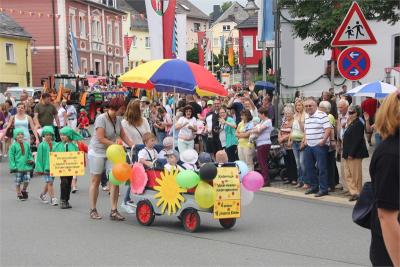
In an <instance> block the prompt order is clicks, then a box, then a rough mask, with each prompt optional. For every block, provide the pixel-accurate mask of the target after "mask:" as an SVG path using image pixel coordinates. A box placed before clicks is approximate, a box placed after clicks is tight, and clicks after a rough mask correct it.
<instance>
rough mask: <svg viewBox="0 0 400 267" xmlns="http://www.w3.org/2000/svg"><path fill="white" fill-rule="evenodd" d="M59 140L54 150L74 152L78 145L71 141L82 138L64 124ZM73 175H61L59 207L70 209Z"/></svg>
mask: <svg viewBox="0 0 400 267" xmlns="http://www.w3.org/2000/svg"><path fill="white" fill-rule="evenodd" d="M60 138H61V142H60V143H58V144H56V145H55V147H54V148H53V151H54V152H75V151H78V150H79V149H78V146H77V145H76V144H74V143H73V142H72V141H78V140H81V139H82V136H81V135H80V134H78V133H77V132H75V131H74V130H72V128H71V127H69V126H65V127H64V128H62V129H61V130H60ZM72 178H73V176H61V177H60V179H61V184H60V188H61V195H60V208H61V209H70V208H72V206H71V205H70V204H69V197H70V194H71V185H72Z"/></svg>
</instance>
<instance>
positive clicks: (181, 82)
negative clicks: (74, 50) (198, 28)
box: [119, 59, 228, 96]
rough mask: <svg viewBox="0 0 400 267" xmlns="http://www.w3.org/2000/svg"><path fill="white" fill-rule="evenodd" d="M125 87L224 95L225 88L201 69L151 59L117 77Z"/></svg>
mask: <svg viewBox="0 0 400 267" xmlns="http://www.w3.org/2000/svg"><path fill="white" fill-rule="evenodd" d="M119 80H120V81H121V82H122V84H123V85H124V86H134V87H140V88H145V89H152V88H155V89H156V91H158V92H176V93H183V94H194V93H195V92H196V93H197V94H198V95H201V96H204V95H220V96H227V95H228V93H227V91H226V90H225V88H224V87H223V86H222V85H221V84H220V83H219V82H218V81H217V80H216V79H215V77H214V76H213V75H212V74H211V72H209V71H207V70H206V69H205V68H204V67H202V66H200V65H198V64H195V63H192V62H187V61H183V60H179V59H160V60H152V61H149V62H147V63H144V64H142V65H139V66H138V67H136V68H134V69H132V70H130V71H128V72H127V73H125V74H123V75H122V76H121V77H119Z"/></svg>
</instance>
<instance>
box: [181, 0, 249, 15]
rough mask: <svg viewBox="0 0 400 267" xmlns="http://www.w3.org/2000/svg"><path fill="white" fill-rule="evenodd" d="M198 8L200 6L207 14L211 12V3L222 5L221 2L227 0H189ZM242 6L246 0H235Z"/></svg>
mask: <svg viewBox="0 0 400 267" xmlns="http://www.w3.org/2000/svg"><path fill="white" fill-rule="evenodd" d="M189 1H190V2H192V3H193V4H194V5H196V6H197V7H198V8H200V9H201V10H202V11H203V12H204V13H206V14H207V15H209V14H210V13H211V12H212V9H213V5H222V3H224V2H227V0H189ZM236 2H238V3H239V4H241V5H242V6H245V5H246V3H247V0H236Z"/></svg>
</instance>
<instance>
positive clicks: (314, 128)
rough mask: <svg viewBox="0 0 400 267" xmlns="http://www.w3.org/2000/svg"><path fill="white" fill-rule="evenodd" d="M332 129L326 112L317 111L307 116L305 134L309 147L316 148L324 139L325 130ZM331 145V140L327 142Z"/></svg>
mask: <svg viewBox="0 0 400 267" xmlns="http://www.w3.org/2000/svg"><path fill="white" fill-rule="evenodd" d="M328 128H332V124H331V123H330V122H329V118H328V116H327V115H326V113H325V112H322V111H320V110H317V111H316V112H315V113H314V114H312V115H309V114H306V117H305V122H304V132H305V135H306V140H307V145H308V146H316V145H318V143H319V142H321V140H322V139H324V134H325V129H328ZM326 145H329V138H328V139H327V140H326Z"/></svg>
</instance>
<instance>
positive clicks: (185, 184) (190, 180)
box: [176, 170, 200, 189]
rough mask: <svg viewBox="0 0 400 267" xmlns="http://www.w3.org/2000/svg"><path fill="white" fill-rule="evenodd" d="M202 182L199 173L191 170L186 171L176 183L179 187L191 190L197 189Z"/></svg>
mask: <svg viewBox="0 0 400 267" xmlns="http://www.w3.org/2000/svg"><path fill="white" fill-rule="evenodd" d="M199 182H200V177H199V175H198V174H197V173H195V172H194V171H191V170H184V171H181V172H180V173H178V175H177V176H176V183H177V184H178V185H179V187H181V188H184V189H190V188H193V187H195V186H196V185H197V184H198V183H199Z"/></svg>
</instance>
